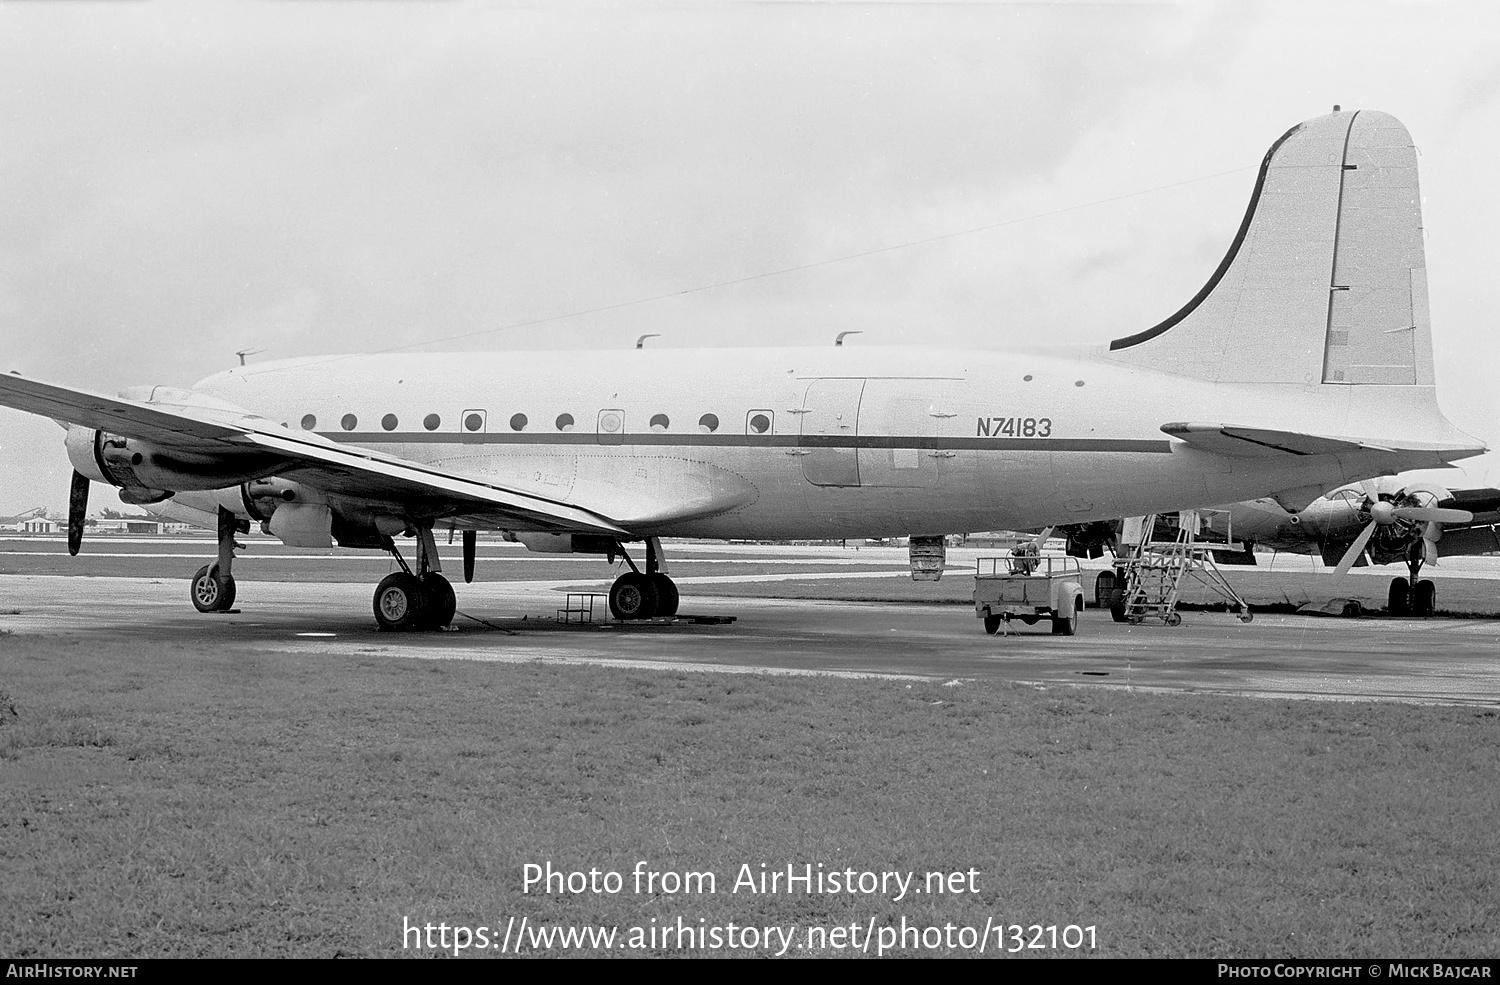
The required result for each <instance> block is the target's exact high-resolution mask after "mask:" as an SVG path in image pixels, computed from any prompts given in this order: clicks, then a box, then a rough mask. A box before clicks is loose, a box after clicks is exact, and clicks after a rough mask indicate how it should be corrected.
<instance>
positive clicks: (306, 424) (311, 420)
mask: <svg viewBox="0 0 1500 985" xmlns="http://www.w3.org/2000/svg"><path fill="white" fill-rule="evenodd" d="M317 426H318V419H317V418H316V417H314V416H313V415H312V414H303V415H302V430H304V431H311V430H312V429H313V428H315V427H317Z"/></svg>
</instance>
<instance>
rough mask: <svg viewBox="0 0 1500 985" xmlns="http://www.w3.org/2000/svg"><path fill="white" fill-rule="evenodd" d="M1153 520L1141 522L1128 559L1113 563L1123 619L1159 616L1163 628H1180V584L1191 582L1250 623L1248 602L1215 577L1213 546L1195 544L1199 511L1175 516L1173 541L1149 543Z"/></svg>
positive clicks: (1138, 620)
mask: <svg viewBox="0 0 1500 985" xmlns="http://www.w3.org/2000/svg"><path fill="white" fill-rule="evenodd" d="M1156 520H1157V516H1156V514H1152V515H1151V516H1147V517H1145V518H1143V522H1142V525H1141V532H1140V536H1139V538H1138V539H1137V542H1136V544H1135V545H1134V546H1135V551H1134V554H1133V556H1132V557H1130V558H1128V559H1126V560H1124V561H1123V562H1122V563H1120V564H1118V565H1117V568H1118V569H1119V571H1120V574H1121V575H1122V576H1123V577H1124V578H1125V582H1126V588H1125V595H1124V599H1123V601H1122V603H1121V604H1122V605H1123V606H1124V607H1125V621H1126V622H1128V623H1130V624H1132V625H1139V624H1140V623H1142V622H1144V621H1145V620H1146V619H1147V618H1159V619H1161V621H1162V622H1164V623H1166V624H1167V625H1168V626H1179V625H1181V624H1182V616H1181V615H1180V614H1179V613H1178V612H1177V603H1178V601H1179V600H1180V599H1181V598H1182V590H1183V587H1184V585H1185V584H1187V583H1188V582H1195V583H1197V584H1199V585H1200V586H1202V587H1203V588H1204V589H1205V590H1207V591H1208V592H1212V593H1214V594H1216V595H1218V596H1219V597H1221V598H1223V599H1224V600H1225V601H1227V602H1228V603H1229V605H1230V607H1231V608H1233V609H1235V610H1237V612H1238V616H1239V620H1240V621H1241V622H1249V621H1250V620H1251V618H1252V616H1251V613H1250V605H1249V603H1247V602H1246V601H1245V600H1244V599H1243V598H1241V597H1240V595H1239V593H1238V592H1236V591H1235V590H1234V588H1233V587H1231V586H1230V584H1229V582H1228V581H1226V580H1225V578H1224V575H1223V574H1221V573H1220V571H1219V568H1218V565H1216V564H1215V563H1214V558H1213V550H1212V548H1211V547H1210V546H1207V545H1201V544H1199V543H1198V530H1199V525H1200V518H1199V511H1197V510H1183V511H1181V512H1180V513H1178V530H1177V537H1176V539H1174V540H1155V539H1154V536H1155V532H1156ZM1128 522H1129V521H1127V523H1128ZM1123 539H1124V538H1122V540H1123Z"/></svg>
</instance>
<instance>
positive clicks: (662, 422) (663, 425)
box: [651, 414, 672, 431]
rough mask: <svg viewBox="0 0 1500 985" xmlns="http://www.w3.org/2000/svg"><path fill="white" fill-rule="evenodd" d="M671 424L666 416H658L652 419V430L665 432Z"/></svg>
mask: <svg viewBox="0 0 1500 985" xmlns="http://www.w3.org/2000/svg"><path fill="white" fill-rule="evenodd" d="M671 424H672V421H671V419H670V418H668V417H667V415H666V414H657V415H656V416H655V417H653V418H651V430H653V431H665V430H666V429H667V428H668V427H670V426H671Z"/></svg>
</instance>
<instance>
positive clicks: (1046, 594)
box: [974, 548, 1083, 636]
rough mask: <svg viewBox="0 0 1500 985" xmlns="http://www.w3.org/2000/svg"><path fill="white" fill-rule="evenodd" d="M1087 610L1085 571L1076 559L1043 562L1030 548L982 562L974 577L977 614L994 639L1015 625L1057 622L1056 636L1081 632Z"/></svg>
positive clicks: (975, 609) (1055, 625)
mask: <svg viewBox="0 0 1500 985" xmlns="http://www.w3.org/2000/svg"><path fill="white" fill-rule="evenodd" d="M1081 611H1083V572H1082V571H1081V570H1080V569H1079V567H1078V560H1077V559H1076V558H1070V557H1037V556H1036V555H1035V554H1034V553H1028V552H1027V551H1026V550H1025V549H1024V548H1022V549H1018V550H1016V551H1014V552H1012V553H1011V554H1010V556H1009V557H982V558H980V559H979V565H978V569H977V570H976V572H975V574H974V614H975V615H976V616H978V617H979V618H981V619H983V620H984V631H985V632H986V633H989V634H990V635H992V636H993V635H994V634H995V633H998V632H999V631H1000V627H1001V626H1002V625H1004V626H1005V627H1006V631H1007V632H1009V629H1010V621H1011V620H1012V619H1020V620H1021V621H1022V622H1023V623H1025V624H1026V625H1028V626H1033V625H1035V624H1036V623H1037V622H1039V621H1041V620H1042V619H1043V618H1050V619H1051V620H1052V633H1053V635H1055V636H1072V635H1073V634H1074V633H1076V632H1078V614H1079V613H1080V612H1081Z"/></svg>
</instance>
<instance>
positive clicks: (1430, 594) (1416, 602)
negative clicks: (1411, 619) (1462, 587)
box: [1411, 578, 1437, 616]
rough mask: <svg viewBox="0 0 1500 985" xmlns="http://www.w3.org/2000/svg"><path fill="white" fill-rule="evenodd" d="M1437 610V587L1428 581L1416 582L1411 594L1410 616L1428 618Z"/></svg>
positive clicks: (1425, 579) (1424, 579)
mask: <svg viewBox="0 0 1500 985" xmlns="http://www.w3.org/2000/svg"><path fill="white" fill-rule="evenodd" d="M1436 609H1437V586H1436V585H1434V584H1433V583H1432V581H1431V580H1430V579H1427V578H1423V579H1422V580H1421V581H1419V582H1417V584H1416V587H1415V588H1413V589H1412V592H1411V614H1412V615H1414V616H1430V615H1432V613H1433V612H1434V611H1436Z"/></svg>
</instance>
